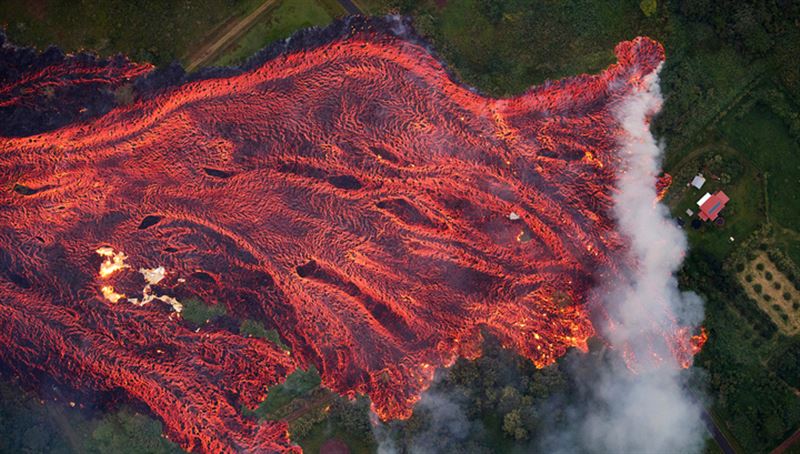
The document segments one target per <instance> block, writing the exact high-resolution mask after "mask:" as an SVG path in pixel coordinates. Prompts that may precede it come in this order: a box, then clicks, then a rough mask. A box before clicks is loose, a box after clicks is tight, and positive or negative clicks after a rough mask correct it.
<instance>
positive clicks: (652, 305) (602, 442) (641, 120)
mask: <svg viewBox="0 0 800 454" xmlns="http://www.w3.org/2000/svg"><path fill="white" fill-rule="evenodd" d="M659 69H660V68H659ZM661 102H662V98H661V93H660V89H659V85H658V70H656V71H654V72H653V73H652V74H650V75H648V76H647V77H646V78H645V79H644V80H643V84H642V86H641V87H640V88H639V89H637V90H635V91H634V93H632V94H631V95H630V96H629V97H627V98H626V99H625V100H624V101H623V102H622V103H621V104H620V105H619V106H618V109H617V112H616V114H617V118H618V119H619V121H620V122H621V124H622V126H623V128H624V133H625V134H624V137H623V138H622V141H621V145H622V147H621V150H620V152H621V158H622V166H621V170H620V173H619V175H618V177H619V180H618V187H617V189H618V193H617V194H616V195H615V208H614V215H615V217H616V219H617V222H618V226H619V229H620V232H621V233H622V234H623V235H625V236H626V237H627V238H628V240H629V241H628V244H629V245H630V249H629V250H628V254H629V259H630V260H631V262H632V263H633V264H634V265H633V266H632V267H631V268H630V269H629V270H628V271H627V272H626V273H623V276H621V277H619V278H618V279H615V280H614V282H609V283H604V284H602V285H601V288H599V289H598V290H597V294H596V297H598V298H601V300H602V302H603V304H602V306H603V307H604V308H605V310H607V315H608V319H605V318H604V317H601V320H598V321H597V322H596V327H597V329H598V330H599V331H600V332H601V334H602V335H603V337H604V338H605V339H606V340H607V341H608V342H609V343H610V345H611V347H612V348H613V349H614V350H616V351H620V352H623V351H624V352H627V355H628V364H626V362H624V361H610V362H608V363H607V364H604V365H603V366H602V367H600V368H599V369H598V370H596V371H594V374H595V377H593V380H591V381H590V382H589V383H588V387H589V390H588V395H589V396H590V398H589V400H590V402H585V403H583V404H582V405H580V408H574V409H570V411H569V413H570V415H571V417H570V419H571V420H572V421H573V423H572V427H570V428H569V429H567V430H568V431H569V432H570V433H569V434H563V433H562V434H556V435H554V436H553V437H551V438H550V439H549V440H547V442H546V443H545V446H548V448H550V449H551V450H554V451H561V452H574V451H575V450H576V449H579V450H581V451H584V450H585V451H589V452H603V453H605V452H613V453H691V452H699V451H701V450H702V449H703V445H704V442H705V436H706V435H705V430H704V426H703V424H702V422H701V419H700V408H699V407H698V404H697V403H696V402H695V400H694V399H693V398H692V396H691V395H690V394H689V393H688V391H687V386H686V381H687V380H688V378H689V377H688V375H689V372H688V371H686V370H683V369H682V368H681V365H680V364H679V362H678V360H677V359H676V358H675V355H674V354H673V352H672V350H671V347H672V346H674V345H673V344H671V343H670V342H669V340H667V339H665V337H664V336H663V334H664V333H665V332H666V333H671V332H674V331H675V329H676V328H677V327H678V325H681V326H697V325H698V324H699V323H700V322H701V321H702V319H703V304H702V300H701V299H700V298H699V297H698V296H697V295H696V294H694V293H690V292H681V291H680V290H679V289H678V284H677V280H676V279H675V277H674V274H675V272H676V271H677V270H678V268H679V267H680V264H681V262H682V261H683V257H684V254H685V252H686V248H687V244H686V238H685V236H684V235H683V233H682V231H681V230H680V229H679V228H678V227H677V226H676V225H675V224H674V221H673V220H672V219H671V218H670V216H669V212H668V211H667V208H666V207H665V206H664V205H662V204H661V203H656V202H655V201H656V198H657V194H656V189H655V186H656V185H655V183H656V176H657V174H658V173H659V171H660V160H661V156H662V148H661V147H659V145H658V144H657V143H656V141H655V139H654V138H653V135H652V134H651V133H650V128H649V119H650V117H651V116H652V115H653V114H655V113H656V112H657V111H658V110H659V108H660V106H661ZM576 445H577V446H576Z"/></svg>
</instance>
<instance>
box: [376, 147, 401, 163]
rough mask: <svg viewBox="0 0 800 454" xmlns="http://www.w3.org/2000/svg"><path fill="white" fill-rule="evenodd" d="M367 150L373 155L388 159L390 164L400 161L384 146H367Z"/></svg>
mask: <svg viewBox="0 0 800 454" xmlns="http://www.w3.org/2000/svg"><path fill="white" fill-rule="evenodd" d="M369 151H371V152H372V154H374V155H375V156H377V157H379V158H381V159H383V160H386V161H389V162H391V163H392V164H397V163H398V162H400V159H399V158H398V157H397V156H396V155H395V154H394V153H392V152H390V151H389V150H387V149H386V148H383V147H374V146H373V147H369Z"/></svg>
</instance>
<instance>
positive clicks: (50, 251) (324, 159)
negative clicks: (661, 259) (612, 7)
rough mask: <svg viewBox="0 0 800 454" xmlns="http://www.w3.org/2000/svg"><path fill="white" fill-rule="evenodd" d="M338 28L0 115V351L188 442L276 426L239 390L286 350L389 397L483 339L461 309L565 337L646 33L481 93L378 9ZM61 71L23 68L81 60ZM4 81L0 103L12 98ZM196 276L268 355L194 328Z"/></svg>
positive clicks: (253, 447) (256, 445) (582, 290)
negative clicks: (98, 93)
mask: <svg viewBox="0 0 800 454" xmlns="http://www.w3.org/2000/svg"><path fill="white" fill-rule="evenodd" d="M338 27H339V30H338V32H336V33H332V32H331V31H330V30H328V31H325V32H319V33H321V34H320V37H319V38H318V39H317V42H315V43H313V44H308V41H309V39H308V36H306V41H307V42H306V43H305V44H303V46H302V47H295V48H293V49H291V50H289V51H286V52H283V53H281V54H279V55H277V56H275V57H272V58H269V59H267V60H266V61H264V62H261V63H260V64H259V65H256V66H254V67H253V68H252V69H250V70H247V71H240V72H239V73H238V74H234V75H230V76H227V77H223V78H206V79H201V80H194V81H189V82H184V83H181V84H178V85H175V86H172V87H167V88H159V89H158V90H157V91H153V92H151V93H145V94H142V95H141V96H140V98H139V100H137V101H135V102H133V103H132V104H130V105H127V106H124V107H119V108H116V109H114V110H112V111H111V112H109V113H107V114H105V115H103V116H99V117H97V118H95V119H93V120H85V121H82V122H72V123H71V124H67V125H65V126H63V127H61V128H59V129H55V130H53V131H49V132H44V133H41V134H38V135H32V136H25V137H15V138H10V137H7V138H0V187H2V191H0V295H2V296H0V342H2V348H0V360H2V363H3V364H4V366H6V367H9V368H11V369H12V370H14V371H15V372H16V373H19V374H24V375H30V376H33V375H37V374H46V375H47V376H50V377H53V378H54V379H55V380H57V381H59V382H63V383H66V384H69V385H71V386H72V387H74V388H75V389H78V390H80V389H86V390H92V391H115V392H118V391H119V390H122V391H123V392H124V394H125V395H126V396H127V397H128V398H130V399H132V400H135V401H139V402H142V403H144V404H145V405H147V406H148V407H149V408H150V409H151V411H152V412H153V413H154V414H155V415H157V416H158V417H159V418H160V419H161V420H162V421H163V422H164V424H165V430H166V432H167V434H168V436H169V437H170V438H171V439H173V440H175V441H177V442H178V443H180V444H181V446H183V447H184V448H186V449H190V450H196V451H203V452H218V451H235V450H246V451H248V452H249V451H279V450H293V449H299V448H297V447H293V446H292V445H291V444H290V442H289V439H288V434H287V431H286V425H285V424H284V423H281V422H260V423H259V422H256V421H255V420H253V419H251V418H250V417H246V416H244V415H243V414H242V413H241V412H240V410H239V408H240V407H241V405H242V404H244V405H245V406H247V407H249V408H254V407H255V406H256V405H257V404H258V403H259V402H261V401H262V400H263V399H264V398H265V397H266V395H267V393H268V389H269V387H270V386H272V385H274V384H276V383H279V382H281V381H282V380H283V379H284V378H285V377H286V375H287V374H289V373H291V372H292V371H293V370H294V369H296V368H298V367H301V368H306V367H308V366H310V365H314V366H316V367H317V368H318V370H319V371H320V373H321V375H322V378H323V383H324V385H325V386H327V387H329V388H331V389H333V390H335V391H337V392H339V393H342V394H345V395H349V396H353V395H355V394H356V393H364V394H367V395H368V396H369V397H370V398H371V399H372V402H373V408H374V410H375V411H376V413H377V414H378V415H379V416H380V417H381V418H383V419H389V418H403V417H408V416H409V415H410V413H411V409H412V406H413V404H414V403H415V402H416V401H417V400H418V398H419V395H420V393H421V392H422V391H423V390H424V389H425V388H426V387H427V386H428V385H429V384H430V382H431V379H432V377H433V372H434V370H435V368H436V367H440V366H447V365H450V364H452V362H453V361H454V360H455V359H456V358H457V357H458V356H464V357H468V358H474V357H477V356H478V355H480V345H481V340H482V335H483V334H484V333H490V334H491V335H493V336H496V337H497V338H498V339H499V340H500V341H501V342H502V343H503V345H505V346H506V347H508V348H511V349H514V350H515V351H517V352H519V353H520V354H521V355H523V356H525V357H527V358H530V359H531V360H532V361H534V362H535V363H536V364H537V365H539V366H544V365H547V364H550V363H551V362H553V361H554V360H555V359H556V358H558V357H559V356H561V355H563V354H564V353H565V352H566V351H567V349H569V348H570V347H579V348H585V346H586V341H587V339H588V338H589V337H590V336H591V335H593V332H594V330H593V327H592V325H591V322H590V321H589V316H588V312H589V311H588V309H587V307H586V305H585V302H586V300H587V293H588V290H589V289H590V288H591V287H592V285H593V284H594V283H595V280H596V279H597V278H598V276H600V275H601V274H599V272H600V270H602V272H603V275H605V276H607V275H609V274H610V273H614V272H615V271H617V270H618V266H617V265H616V264H615V260H614V257H615V254H616V253H617V252H618V251H619V250H621V249H624V241H623V240H622V239H621V238H620V235H619V234H618V233H617V232H616V231H615V226H614V221H613V219H612V218H611V215H610V214H609V212H610V211H609V209H610V207H611V205H612V192H613V190H614V189H613V188H614V185H615V169H617V167H618V164H619V162H618V159H619V158H618V156H617V151H618V148H619V146H618V143H617V141H618V137H619V134H620V129H621V125H620V124H619V122H618V120H616V119H615V117H614V115H613V114H612V110H613V109H614V107H615V106H616V105H617V104H618V103H619V102H620V100H622V99H624V98H625V96H626V95H627V94H628V93H629V92H630V91H631V90H632V89H633V87H635V86H636V84H637V83H639V81H640V80H641V78H642V77H643V76H644V75H646V74H648V73H650V72H652V71H654V69H655V68H656V67H657V66H658V65H659V63H660V62H661V61H662V60H663V58H664V54H663V49H662V47H661V46H660V45H659V44H658V43H656V42H654V41H652V40H649V39H646V38H638V39H635V40H633V41H629V42H623V43H621V44H619V45H618V46H617V48H616V55H617V59H618V63H617V64H614V65H612V66H611V67H609V68H608V69H607V70H605V71H603V72H602V73H601V74H598V75H592V76H589V75H584V76H579V77H575V78H571V79H566V80H562V81H559V82H553V83H547V84H545V85H543V86H539V87H536V88H533V89H532V90H530V91H528V92H527V93H525V94H524V95H521V96H518V97H514V98H510V99H491V98H487V97H484V96H480V95H478V94H476V93H475V92H473V91H470V90H469V89H466V88H465V87H463V86H461V85H459V84H458V83H456V82H454V81H453V80H452V79H451V78H450V76H449V75H448V73H447V71H446V69H445V68H444V67H443V65H442V64H441V63H440V62H439V61H438V60H437V59H436V58H434V57H433V56H432V55H431V54H430V53H429V52H428V51H427V50H426V48H425V47H424V46H423V45H422V44H420V43H419V42H418V41H416V40H415V39H413V38H411V37H409V36H406V35H405V34H404V33H406V32H404V31H402V32H398V31H393V30H392V26H391V24H386V23H384V22H376V21H367V20H364V21H361V22H358V21H352V22H348V23H345V24H343V25H342V24H340V25H338ZM331 35H335V36H331ZM0 64H2V62H0ZM96 64H97V63H96V62H84V63H83V66H81V65H76V64H75V63H74V62H73V63H71V65H72V66H71V67H70V68H68V69H70V71H67V73H70V74H72V73H76V74H77V73H81V74H92V73H93V72H92V68H90V67H86V66H87V65H89V66H90V65H96ZM46 69H47V71H46V72H45V74H61V73H59V72H58V71H60V70H61V69H63V68H59V67H58V64H54V65H53V66H52V67H49V68H46ZM142 71H144V72H147V71H150V69H149V68H144V69H142V67H135V71H134V70H132V69H129V70H128V73H136V74H134V75H138V73H140V72H142ZM123 72H124V71H123ZM62 73H63V71H62ZM70 74H62V75H61V76H59V79H58V81H57V82H58V83H55V82H53V81H52V80H51V79H50V78H47V77H39V78H38V79H37V78H28V79H25V80H26V83H25V84H24V85H25V89H26V90H34V91H35V90H45V89H46V88H47V87H48V86H49V87H52V86H53V85H55V86H56V88H55V90H59V89H60V88H61V87H59V86H58V84H63V85H64V86H70V85H71V84H73V83H76V82H75V81H76V80H82V79H81V78H80V77H78V76H75V75H74V74H72V75H73V77H69V76H70ZM20 77H22V76H20ZM37 80H42V81H44V82H43V83H42V84H41V85H38V83H37ZM114 81H115V82H114V83H117V82H118V81H117V80H116V79H114ZM4 83H5V86H0V95H2V97H3V98H2V99H1V100H3V102H4V103H5V104H4V105H5V106H6V107H9V106H11V108H13V107H14V103H18V102H24V100H25V99H26V98H25V97H20V96H17V95H15V94H14V92H15V90H17V91H18V87H17V88H15V86H12V85H13V84H12V83H11V82H8V81H6V82H4ZM162 267H163V268H162ZM195 296H196V297H199V298H201V299H203V300H204V301H206V302H208V303H210V304H221V305H224V306H226V308H227V310H228V312H229V313H230V314H234V315H235V316H237V317H242V318H244V317H247V318H252V319H256V320H259V321H260V322H262V323H263V324H264V325H265V326H266V327H267V328H274V329H275V330H277V332H278V333H279V334H280V336H281V337H282V338H283V339H284V341H285V342H286V343H287V344H288V345H289V346H290V347H291V354H287V353H286V352H284V351H283V350H281V349H279V348H277V347H276V346H275V345H273V344H271V343H270V342H267V341H265V340H261V339H256V338H247V337H244V336H242V335H240V334H239V333H238V330H237V329H236V328H235V327H230V326H215V327H213V328H204V329H201V330H194V329H191V328H190V327H189V326H188V325H187V324H186V322H184V321H183V320H182V319H181V316H180V309H181V303H180V301H182V300H185V299H186V298H188V297H195ZM674 334H675V333H665V335H667V336H674ZM684 337H685V336H684ZM679 343H681V345H680V347H681V349H682V351H684V352H689V350H691V345H690V344H689V341H688V339H685V340H682V341H679ZM690 353H691V352H689V353H686V354H690Z"/></svg>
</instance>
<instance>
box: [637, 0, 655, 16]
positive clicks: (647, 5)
mask: <svg viewBox="0 0 800 454" xmlns="http://www.w3.org/2000/svg"><path fill="white" fill-rule="evenodd" d="M639 8H641V10H642V12H643V13H644V15H645V16H647V17H650V16H652V15H653V14H655V12H656V10H657V9H658V2H657V0H642V1H641V3H639Z"/></svg>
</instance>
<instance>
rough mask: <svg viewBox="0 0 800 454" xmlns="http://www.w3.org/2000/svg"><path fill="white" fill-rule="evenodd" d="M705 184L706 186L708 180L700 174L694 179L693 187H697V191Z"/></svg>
mask: <svg viewBox="0 0 800 454" xmlns="http://www.w3.org/2000/svg"><path fill="white" fill-rule="evenodd" d="M704 184H706V179H705V177H703V174H702V173H698V174H697V175H695V177H694V178H693V179H692V186H694V187H696V188H697V189H700V188H702V187H703V185H704Z"/></svg>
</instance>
